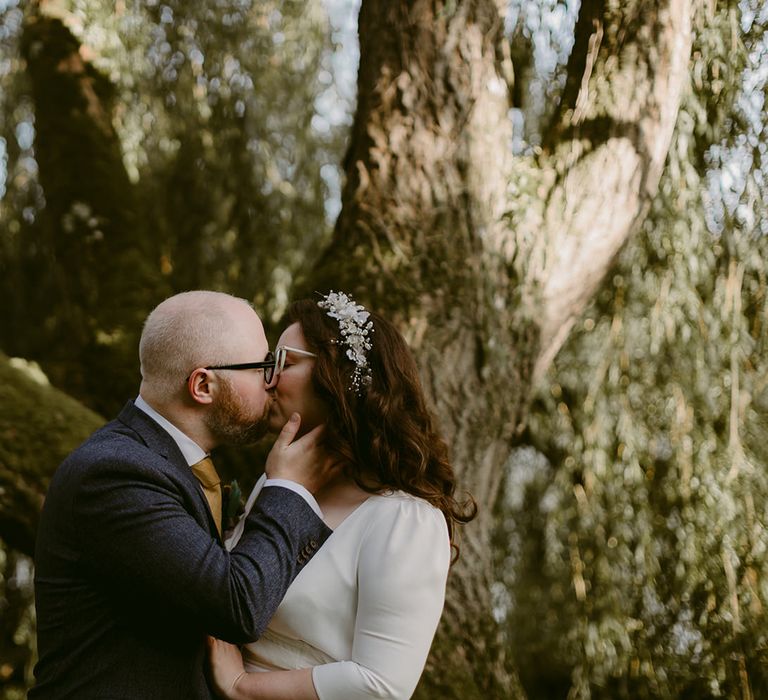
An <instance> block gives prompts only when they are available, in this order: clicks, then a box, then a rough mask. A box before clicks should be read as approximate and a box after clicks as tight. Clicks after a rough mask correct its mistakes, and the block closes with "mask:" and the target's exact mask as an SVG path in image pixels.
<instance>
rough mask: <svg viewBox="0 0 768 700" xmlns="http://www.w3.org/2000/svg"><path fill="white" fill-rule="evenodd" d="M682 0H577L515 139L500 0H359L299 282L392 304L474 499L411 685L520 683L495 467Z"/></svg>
mask: <svg viewBox="0 0 768 700" xmlns="http://www.w3.org/2000/svg"><path fill="white" fill-rule="evenodd" d="M691 4H692V3H691V0H665V1H664V2H655V3H647V2H645V3H642V2H639V1H638V2H630V3H622V4H619V3H604V2H585V3H584V4H583V5H582V9H581V15H580V17H579V21H578V26H577V36H578V37H580V40H578V41H577V43H576V46H575V49H574V53H573V55H572V57H571V59H570V64H569V82H568V85H567V86H566V91H565V95H564V100H563V104H562V106H561V109H560V110H559V112H558V113H557V114H556V117H555V119H554V121H553V124H552V127H551V130H550V133H548V134H547V142H546V148H545V149H544V150H543V151H542V152H541V153H539V154H538V155H536V156H529V157H518V158H514V157H513V156H512V154H511V149H510V143H511V124H510V120H509V118H508V114H507V113H508V109H509V95H510V83H511V80H512V75H513V72H514V71H513V66H511V65H510V64H509V61H508V59H507V58H506V57H507V56H508V53H509V52H508V50H507V49H506V40H505V37H504V34H503V29H504V13H505V8H506V2H504V1H502V0H498V1H497V2H494V1H493V0H476V1H474V2H468V1H465V2H461V1H459V2H426V1H422V0H416V1H414V2H395V3H393V2H389V1H388V0H363V3H362V7H361V11H360V21H359V32H360V55H361V63H360V72H359V80H358V108H357V113H356V117H355V122H354V127H353V134H352V142H351V145H350V150H349V153H348V156H347V161H346V171H347V177H348V181H347V185H346V189H345V191H344V195H343V210H342V213H341V216H340V218H339V221H338V224H337V227H336V231H335V236H334V240H333V243H332V245H331V246H330V248H329V249H328V251H327V252H326V254H325V255H324V257H323V259H322V260H321V261H320V264H319V266H318V267H317V269H316V270H315V271H314V272H313V274H312V275H311V276H310V279H309V280H308V281H307V284H306V288H307V289H320V288H323V287H329V286H333V287H335V288H339V287H341V288H345V289H350V290H352V291H354V292H355V293H356V295H357V296H358V297H359V298H360V299H362V300H364V301H366V302H367V303H369V304H371V305H372V306H373V307H375V308H377V309H381V310H383V311H384V312H386V313H388V314H389V315H391V316H393V317H395V318H396V319H397V320H398V321H399V323H400V325H401V328H402V329H403V331H404V332H405V334H406V336H407V338H408V339H409V341H410V343H411V345H412V347H413V348H414V349H415V350H416V352H417V354H418V356H419V359H420V362H421V367H422V373H423V378H424V381H425V385H426V387H427V390H428V392H429V394H430V396H431V398H432V401H433V403H434V406H435V407H436V410H437V413H438V415H439V418H440V422H441V425H442V429H443V431H444V433H445V434H446V436H447V437H448V439H449V441H450V444H451V447H452V451H453V460H454V464H455V467H456V470H457V472H458V474H459V476H460V479H461V483H462V485H463V486H464V487H466V488H467V489H468V490H469V491H470V492H471V493H472V494H473V495H474V496H475V498H476V499H477V501H478V503H479V504H480V513H479V516H478V518H477V519H476V521H475V522H473V523H472V524H471V525H470V526H468V527H467V528H466V530H465V533H464V537H463V542H462V557H461V560H460V562H459V563H458V564H457V565H456V566H455V568H454V570H453V573H452V576H451V579H450V585H449V594H448V602H447V607H446V614H445V616H444V621H443V624H442V626H441V629H440V632H439V634H438V639H437V641H436V644H435V647H434V649H433V655H432V659H431V662H430V665H429V672H428V673H427V675H426V677H425V680H424V682H423V684H422V687H421V691H420V692H421V696H422V697H441V698H457V699H458V698H462V699H464V700H466V699H467V698H475V697H477V698H480V697H483V698H485V697H494V698H501V697H514V696H521V695H522V694H523V693H522V690H521V688H520V686H519V683H518V682H517V680H516V674H515V672H514V669H513V668H512V665H511V664H510V663H508V661H507V660H505V658H504V645H503V643H502V641H501V640H500V639H499V638H498V635H497V632H496V628H495V625H494V623H493V618H492V614H491V600H490V592H489V583H490V581H491V580H492V570H491V542H490V536H491V532H492V529H493V515H492V510H493V506H494V503H495V502H496V497H497V492H498V489H499V484H500V480H501V477H502V466H503V464H504V462H505V460H506V459H507V457H508V455H509V452H510V448H511V446H512V443H513V441H514V438H515V435H516V432H517V431H518V430H519V428H520V427H521V426H522V424H523V422H524V420H525V411H526V406H527V404H528V402H529V400H530V397H531V395H532V390H533V387H534V386H535V382H536V379H537V377H539V376H541V374H542V373H543V372H544V370H545V369H546V367H547V366H548V364H549V363H550V362H551V360H552V358H553V357H554V355H555V353H556V352H557V350H558V348H559V347H560V346H561V345H562V343H563V341H564V339H565V337H566V336H567V333H568V331H569V329H570V328H571V326H572V325H573V323H574V321H575V319H576V318H577V317H578V315H579V313H580V312H581V310H582V309H583V308H584V306H585V304H586V303H587V301H588V300H589V299H590V297H591V295H592V294H593V293H594V291H595V290H596V288H597V285H598V284H599V282H600V280H601V279H602V278H603V276H604V275H605V273H606V271H607V270H608V269H609V267H610V265H611V263H612V261H613V259H614V257H615V255H616V253H617V251H618V250H619V249H620V247H621V245H622V244H623V243H624V241H625V240H626V239H627V237H628V236H629V235H630V234H631V233H632V232H633V231H634V230H635V229H636V228H637V225H638V223H639V222H640V221H641V220H642V219H643V217H644V216H645V214H646V212H647V210H648V204H649V201H650V199H651V197H652V196H653V194H654V192H655V190H656V187H657V185H658V181H659V177H660V174H661V170H662V167H663V163H664V160H665V157H666V153H667V150H668V148H669V144H670V140H671V136H672V131H673V127H674V123H675V119H676V115H677V111H678V107H679V103H680V96H681V91H682V90H683V88H684V87H685V85H686V75H687V72H686V71H687V66H688V60H689V55H690V49H691V40H692V37H691V12H692V8H691ZM532 613H533V614H535V612H534V611H532Z"/></svg>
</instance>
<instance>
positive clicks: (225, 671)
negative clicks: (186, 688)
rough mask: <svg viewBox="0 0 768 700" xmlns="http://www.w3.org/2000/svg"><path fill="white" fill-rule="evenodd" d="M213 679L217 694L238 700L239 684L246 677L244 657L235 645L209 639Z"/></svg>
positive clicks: (230, 699)
mask: <svg viewBox="0 0 768 700" xmlns="http://www.w3.org/2000/svg"><path fill="white" fill-rule="evenodd" d="M208 656H209V659H210V662H211V679H212V680H213V684H214V686H215V688H216V692H217V693H218V694H219V695H220V696H221V697H223V698H228V700H236V698H238V697H239V696H238V694H237V684H238V682H239V681H240V680H241V679H242V678H243V677H244V676H245V675H246V671H245V666H244V665H243V655H242V654H241V653H240V649H238V648H237V647H236V646H235V645H234V644H229V643H228V642H222V641H221V640H220V639H216V638H214V637H208Z"/></svg>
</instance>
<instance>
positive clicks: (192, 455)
mask: <svg viewBox="0 0 768 700" xmlns="http://www.w3.org/2000/svg"><path fill="white" fill-rule="evenodd" d="M133 404H134V406H136V408H138V409H139V410H140V411H143V412H144V413H146V414H147V415H148V416H149V417H150V418H151V419H152V420H154V421H155V422H156V423H158V424H159V425H160V427H161V428H162V429H163V430H165V432H166V433H168V434H169V435H170V436H171V437H172V438H173V441H174V442H175V443H176V445H177V446H178V448H179V450H180V451H181V454H182V455H183V456H184V459H185V460H186V461H187V464H188V465H189V466H190V467H191V466H192V465H193V464H197V463H198V462H199V461H200V460H201V459H205V458H206V457H208V456H209V455H208V453H207V452H206V451H205V450H204V449H203V448H202V447H200V445H198V444H197V443H196V442H195V441H194V440H193V439H192V438H191V437H189V435H186V434H185V433H183V432H182V431H181V430H179V429H178V428H177V427H176V426H175V425H174V424H173V423H171V421H169V420H168V419H167V418H165V417H163V416H161V415H160V414H159V413H158V412H157V411H156V410H155V409H154V408H152V406H150V405H149V404H148V403H147V402H146V401H145V400H144V399H143V398H142V396H141V395H139V396H137V397H136V400H135V401H134V402H133ZM268 486H282V487H283V488H286V489H290V490H291V491H293V492H294V493H297V494H299V496H301V497H302V498H303V499H304V500H305V501H306V502H307V504H308V505H309V507H310V508H312V510H313V511H315V513H316V514H317V517H318V518H321V519H322V517H323V511H322V510H320V506H319V505H318V504H317V501H316V500H315V497H314V496H313V495H312V494H311V493H310V492H309V491H307V489H306V488H305V487H304V486H302V485H301V484H299V483H297V482H295V481H289V480H288V479H267V480H266V481H265V482H264V487H265V488H266V487H268Z"/></svg>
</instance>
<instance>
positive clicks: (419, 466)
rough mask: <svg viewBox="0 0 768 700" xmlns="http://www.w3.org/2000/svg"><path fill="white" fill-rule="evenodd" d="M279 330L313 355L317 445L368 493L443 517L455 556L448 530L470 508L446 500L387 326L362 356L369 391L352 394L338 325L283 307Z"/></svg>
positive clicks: (313, 311)
mask: <svg viewBox="0 0 768 700" xmlns="http://www.w3.org/2000/svg"><path fill="white" fill-rule="evenodd" d="M283 320H284V323H285V326H284V327H287V326H288V325H290V324H292V323H299V324H300V325H301V329H302V332H303V333H304V338H305V340H306V341H307V346H308V348H309V349H310V350H311V351H312V352H314V353H316V354H317V360H316V362H315V366H314V370H313V374H312V382H313V386H314V390H315V391H316V393H317V395H318V396H319V397H320V398H321V399H322V400H323V401H325V403H326V404H327V406H328V420H327V422H326V426H325V432H324V439H323V441H324V446H325V448H326V449H328V450H329V451H330V452H332V453H335V454H337V455H339V457H340V458H341V460H342V462H343V463H344V465H345V470H346V473H347V475H348V476H349V477H350V478H352V479H354V481H355V482H356V483H357V484H358V485H359V486H360V488H362V489H364V490H365V491H368V492H369V493H380V492H382V491H386V490H387V489H398V490H401V491H405V492H407V493H410V494H413V495H414V496H418V497H420V498H423V499H424V500H425V501H427V502H429V503H431V504H432V505H433V506H435V507H436V508H439V509H440V510H441V511H442V513H443V515H444V516H445V521H446V523H447V524H448V534H449V536H450V541H451V547H452V549H453V551H454V557H453V560H454V561H455V560H456V559H457V558H458V555H459V546H458V543H457V533H456V525H457V523H466V522H469V521H470V520H472V518H474V517H475V515H476V514H477V505H476V504H475V501H474V499H473V498H472V497H471V496H469V497H468V498H467V500H466V501H464V502H461V503H460V502H459V501H457V500H456V498H455V496H454V492H455V489H456V479H455V476H454V473H453V467H452V466H451V464H450V462H449V461H448V447H447V445H446V444H445V441H444V440H443V439H442V438H441V437H440V436H439V435H438V433H437V430H436V429H435V426H434V421H433V419H432V416H431V414H430V412H429V410H428V409H427V405H426V400H425V398H424V392H423V390H422V388H421V382H420V381H419V375H418V371H417V369H416V362H415V360H414V358H413V355H412V354H411V351H410V349H409V348H408V345H407V344H406V342H405V339H404V338H403V336H402V335H401V334H400V332H399V331H398V330H397V329H396V328H395V326H394V325H393V324H392V323H390V322H389V321H387V320H386V319H385V318H383V317H382V316H380V315H379V314H377V313H371V316H370V319H369V320H371V321H373V335H372V337H371V340H372V347H371V349H370V350H369V351H368V352H367V353H366V356H367V358H368V364H369V367H370V371H371V382H370V384H369V385H368V386H367V387H365V388H364V389H362V390H361V391H360V392H359V395H358V393H357V392H356V391H355V390H354V389H352V388H351V387H352V372H353V370H354V364H353V363H352V361H351V360H349V359H348V358H347V356H346V347H345V346H344V345H343V344H341V342H340V340H341V336H340V334H339V324H338V321H336V320H335V319H332V318H331V317H329V316H328V315H327V314H326V312H325V311H324V310H323V309H321V308H320V307H319V306H318V305H317V302H316V301H313V300H312V299H303V300H301V301H296V302H294V303H293V304H291V306H290V307H289V308H288V310H287V312H286V314H285V317H284V319H283Z"/></svg>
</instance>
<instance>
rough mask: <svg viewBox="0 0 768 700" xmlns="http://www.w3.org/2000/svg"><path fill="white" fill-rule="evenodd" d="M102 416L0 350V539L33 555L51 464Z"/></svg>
mask: <svg viewBox="0 0 768 700" xmlns="http://www.w3.org/2000/svg"><path fill="white" fill-rule="evenodd" d="M103 423H104V419H103V418H101V416H99V415H97V414H96V413H94V412H93V411H91V410H89V409H87V408H85V407H84V406H83V405H82V404H80V403H78V402H77V401H75V400H74V399H72V398H71V397H70V396H67V395H66V394H64V393H63V392H61V391H59V390H58V389H55V388H53V387H52V386H50V385H49V384H47V383H41V381H40V380H38V379H34V378H33V377H32V376H30V374H29V373H28V372H26V371H24V370H22V369H19V368H18V367H15V366H13V365H12V364H11V362H10V361H9V359H8V358H7V357H6V356H5V355H2V354H0V539H2V540H3V541H4V542H5V543H6V544H7V545H8V546H9V547H11V548H13V549H16V550H18V551H20V552H23V553H24V554H27V555H29V556H32V554H33V551H34V539H35V531H36V530H37V523H38V520H39V517H40V509H41V507H42V504H43V498H44V496H45V492H46V490H47V488H48V482H49V480H50V478H51V475H52V474H53V472H54V470H55V469H56V466H57V465H58V464H59V462H61V461H62V460H63V459H64V457H65V456H66V455H67V454H68V453H69V452H71V451H72V450H73V449H74V448H75V447H77V446H78V445H79V444H80V443H81V442H83V440H85V438H86V437H88V435H90V433H91V432H93V430H95V429H96V428H98V427H99V426H100V425H102V424H103Z"/></svg>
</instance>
